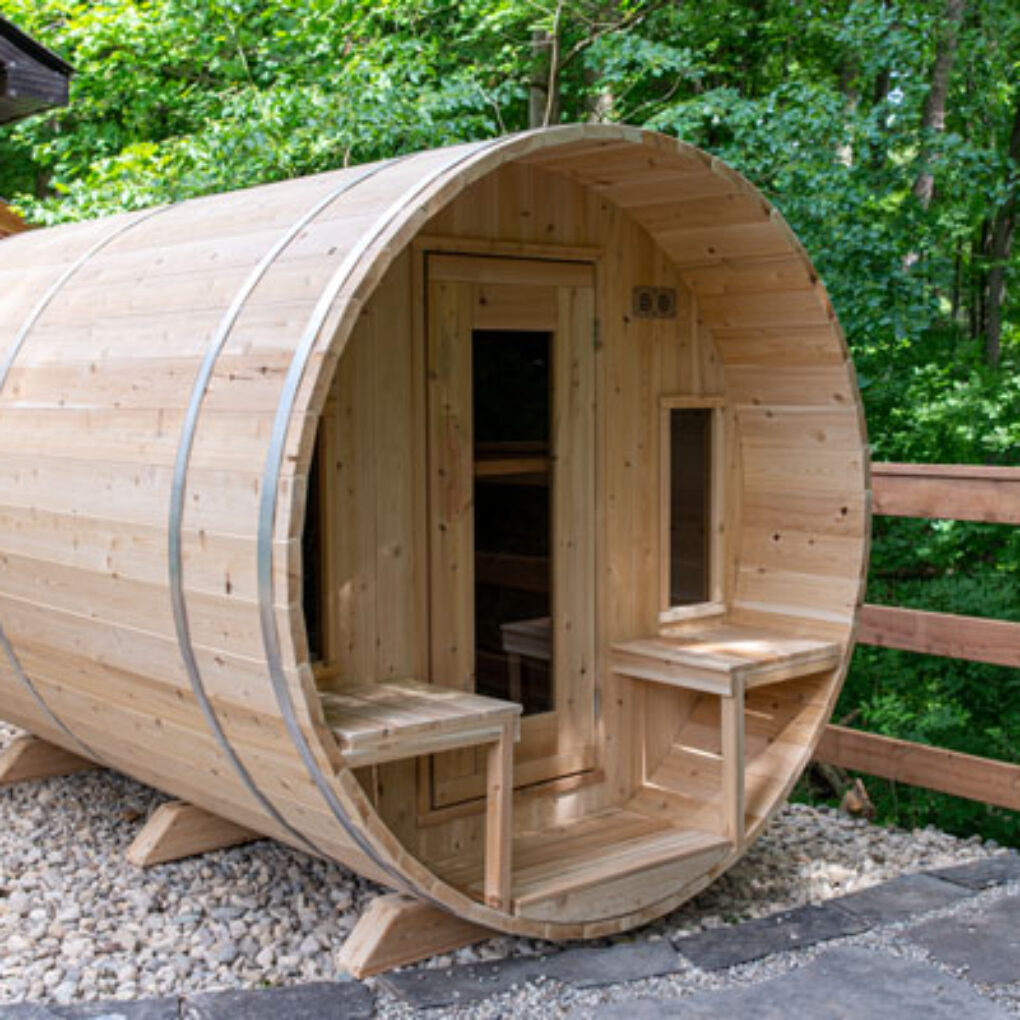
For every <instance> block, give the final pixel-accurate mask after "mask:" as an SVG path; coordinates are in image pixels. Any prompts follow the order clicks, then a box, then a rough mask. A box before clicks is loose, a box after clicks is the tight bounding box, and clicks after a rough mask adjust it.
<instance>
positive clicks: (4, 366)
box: [0, 205, 173, 764]
mask: <svg viewBox="0 0 1020 1020" xmlns="http://www.w3.org/2000/svg"><path fill="white" fill-rule="evenodd" d="M170 208H173V207H172V206H167V205H163V206H158V207H157V208H155V209H149V210H148V211H147V212H144V213H142V214H141V215H140V216H136V217H135V218H134V219H131V220H128V221H127V222H126V223H121V224H120V225H119V226H118V227H117V229H116V230H113V231H111V233H109V234H107V235H106V236H105V237H102V238H100V239H99V240H98V241H96V243H95V244H93V245H92V246H91V247H90V248H87V249H86V250H85V252H84V253H83V254H82V255H80V256H79V257H78V258H77V259H76V260H75V261H74V262H72V263H71V265H69V266H68V267H67V268H66V269H65V270H64V271H63V272H62V273H61V274H60V276H58V277H57V279H56V280H55V281H54V282H53V283H52V284H51V285H50V287H49V288H48V289H47V290H46V292H45V293H44V294H43V296H42V297H41V298H40V299H39V300H38V301H37V302H36V305H35V307H34V308H33V309H32V311H31V312H29V315H28V318H27V319H26V320H25V322H24V323H23V324H22V326H21V328H20V329H19V330H18V332H17V334H16V335H15V337H14V342H13V344H12V345H11V348H10V350H9V351H8V352H7V355H6V357H5V358H4V360H3V362H0V396H2V395H3V389H4V386H6V384H7V379H8V377H9V376H10V374H11V369H12V368H13V367H14V363H15V361H16V360H17V358H18V355H19V354H20V353H21V349H22V348H23V347H24V346H25V341H26V340H27V339H28V336H29V334H30V333H31V332H32V329H33V328H34V326H35V324H36V323H37V322H38V321H39V319H40V318H41V317H42V315H43V313H44V312H45V311H46V309H47V308H49V306H50V305H51V304H52V302H53V299H54V298H55V297H56V296H57V295H58V294H59V293H60V291H61V290H62V289H63V288H64V286H65V284H67V282H68V281H69V280H70V279H71V278H72V277H73V276H75V275H76V274H77V273H78V272H79V271H80V270H81V269H83V268H84V267H85V266H86V265H88V263H89V262H90V261H91V260H92V258H93V257H94V256H95V255H97V254H98V253H99V252H101V251H102V250H103V249H104V248H106V247H107V246H108V245H110V244H112V243H113V242H114V241H116V240H117V238H119V237H122V236H123V235H124V234H126V233H127V232H128V231H129V230H131V229H132V228H133V227H136V226H138V225H139V224H140V223H144V222H145V221H146V220H148V219H151V218H152V217H153V216H157V215H159V214H160V213H162V212H165V211H166V210H167V209H170ZM0 645H2V646H3V649H4V652H5V654H6V655H7V658H8V659H9V660H10V663H11V668H12V669H13V670H14V675H15V676H16V677H17V678H18V680H19V681H20V683H21V685H22V686H23V687H24V688H25V690H26V691H28V693H29V694H30V695H31V696H32V698H33V700H34V701H35V702H36V704H37V705H38V706H39V707H40V708H41V709H42V711H43V713H44V714H45V715H46V717H47V718H48V719H49V720H50V722H51V723H53V725H54V726H56V728H57V729H59V730H60V731H61V732H62V733H64V734H65V735H66V736H67V737H68V739H70V740H71V741H73V742H74V744H75V745H76V746H77V747H78V748H80V749H81V750H82V751H83V752H84V753H85V755H86V756H87V757H89V758H92V759H94V760H95V761H97V762H99V763H100V764H103V759H102V757H101V756H100V755H98V754H97V753H96V752H95V751H93V750H92V748H91V747H89V745H88V744H86V743H85V741H84V740H82V739H81V737H79V736H77V735H76V734H75V733H73V732H72V731H71V729H70V728H69V727H68V726H67V724H66V723H65V722H64V721H63V720H62V719H61V718H60V717H59V716H58V715H57V714H56V713H55V712H54V711H53V709H52V708H50V706H49V705H48V704H46V701H45V699H44V698H43V696H42V695H41V694H40V693H39V690H38V688H37V687H36V686H35V684H34V683H32V681H31V680H30V679H29V676H28V674H27V673H26V672H25V670H24V669H23V667H22V665H21V660H20V659H19V658H18V655H17V652H15V650H14V646H13V645H12V644H11V642H10V639H9V638H8V637H7V633H6V631H5V630H4V627H3V623H2V622H0Z"/></svg>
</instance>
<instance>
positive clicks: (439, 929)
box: [340, 893, 498, 978]
mask: <svg viewBox="0 0 1020 1020" xmlns="http://www.w3.org/2000/svg"><path fill="white" fill-rule="evenodd" d="M497 934H498V932H494V931H492V930H491V929H489V928H483V927H481V926H480V925H477V924H472V923H471V922H470V921H465V920H463V919H462V918H459V917H455V916H454V915H453V914H447V913H446V912H445V911H443V910H439V909H438V908H437V907H433V906H431V905H430V904H428V903H423V902H422V901H421V900H416V899H414V897H412V896H405V895H403V894H402V893H388V894H386V895H385V896H378V897H376V898H375V899H374V900H372V902H371V903H370V904H369V905H368V909H367V910H366V911H365V912H364V913H363V914H362V915H361V918H360V920H359V921H358V923H357V925H356V926H355V928H354V931H352V932H351V934H350V935H348V936H347V941H346V942H345V943H344V947H343V949H342V950H341V951H340V965H341V966H342V967H343V968H344V969H345V970H347V971H348V973H350V974H351V975H352V976H353V977H356V978H365V977H371V976H372V975H373V974H380V973H382V972H383V971H386V970H392V969H393V968H394V967H401V966H403V965H404V964H407V963H417V962H418V961H419V960H427V959H428V958H429V957H430V956H435V955H437V954H438V953H448V952H450V951H451V950H454V949H461V948H462V947H464V946H470V945H471V944H472V943H474V942H482V941H484V940H485V939H488V938H492V937H493V936H495V935H497Z"/></svg>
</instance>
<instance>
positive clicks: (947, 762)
mask: <svg viewBox="0 0 1020 1020" xmlns="http://www.w3.org/2000/svg"><path fill="white" fill-rule="evenodd" d="M815 757H816V758H817V759H818V760H819V761H824V762H828V763H829V764H830V765H839V766H840V767H842V768H845V769H854V770H856V771H859V772H865V773H867V774H868V775H870V776H880V777H881V778H883V779H892V780H894V781H895V782H898V783H907V784H908V785H910V786H921V787H923V788H924V789H926V790H935V791H937V792H939V793H948V794H949V795H950V796H952V797H966V798H968V799H970V800H976V801H980V802H981V803H983V804H991V805H994V806H996V807H1002V808H1007V809H1008V810H1010V811H1020V765H1015V764H1012V763H1009V762H1002V761H993V760H992V759H990V758H979V757H976V756H974V755H970V754H962V753H960V752H959V751H949V750H946V749H945V748H942V747H930V746H929V745H927V744H917V743H912V742H911V741H908V740H895V739H894V738H892V737H883V736H879V735H878V734H875V733H863V732H861V731H860V730H851V729H847V728H846V727H845V726H827V727H826V728H825V731H824V733H823V735H822V740H821V742H820V743H819V745H818V750H817V751H816V752H815Z"/></svg>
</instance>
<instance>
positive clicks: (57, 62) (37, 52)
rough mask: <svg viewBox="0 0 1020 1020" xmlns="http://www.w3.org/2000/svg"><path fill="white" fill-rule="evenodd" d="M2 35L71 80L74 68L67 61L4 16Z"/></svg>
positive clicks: (0, 22)
mask: <svg viewBox="0 0 1020 1020" xmlns="http://www.w3.org/2000/svg"><path fill="white" fill-rule="evenodd" d="M0 35H2V36H4V37H6V38H7V39H9V40H10V42H11V43H13V44H14V45H15V46H17V47H18V48H19V49H20V50H22V51H23V52H25V53H27V54H28V55H29V56H30V57H32V58H33V59H34V60H38V61H39V63H40V64H43V65H44V66H46V67H48V68H50V70H53V71H56V72H57V73H59V74H62V75H64V76H65V77H66V78H70V77H71V75H73V74H74V68H73V67H72V66H71V65H70V64H69V63H68V62H67V61H66V60H64V59H63V58H62V57H58V56H57V55H56V53H54V52H53V50H50V49H47V48H46V47H45V46H43V44H42V43H41V42H38V41H37V40H35V39H33V38H32V37H31V36H30V35H27V34H26V33H25V32H22V31H21V29H20V28H18V26H17V25H15V24H14V23H13V22H10V21H8V20H7V19H6V18H5V17H3V16H0Z"/></svg>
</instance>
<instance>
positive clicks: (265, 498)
mask: <svg viewBox="0 0 1020 1020" xmlns="http://www.w3.org/2000/svg"><path fill="white" fill-rule="evenodd" d="M505 143H506V139H505V138H497V139H494V140H492V141H490V142H488V143H485V144H483V145H481V146H479V147H477V148H474V149H472V150H471V151H470V152H468V153H465V154H464V155H462V156H460V157H459V158H458V159H456V160H454V161H453V162H452V163H447V164H445V165H444V166H442V167H441V168H439V169H437V170H435V171H433V172H432V173H431V174H429V175H428V176H427V177H425V178H424V179H422V180H420V181H418V182H416V183H415V184H414V185H413V186H412V187H411V188H410V189H408V190H407V191H406V192H405V193H404V194H403V195H401V197H400V198H399V199H398V200H397V201H396V202H395V203H393V205H391V206H390V208H389V209H387V210H386V212H385V213H383V215H382V216H381V217H380V218H379V219H378V220H377V221H376V223H375V226H374V228H373V230H372V231H371V232H370V233H369V234H367V235H365V236H364V237H363V238H362V239H361V241H359V242H358V244H357V245H355V247H354V248H353V249H352V250H351V251H350V252H349V253H348V254H347V256H346V257H345V259H344V261H343V263H342V264H341V265H340V266H339V268H338V269H337V271H336V273H335V274H334V275H333V278H332V279H331V280H330V281H329V284H328V285H327V286H326V289H325V290H324V291H323V292H322V295H321V296H320V297H319V300H318V302H317V304H316V306H315V309H314V310H313V312H312V314H311V317H310V318H309V320H308V323H307V324H306V326H305V331H304V333H303V335H302V337H301V342H300V344H299V345H298V348H297V350H296V351H295V353H294V359H293V361H292V362H291V364H290V368H289V369H288V371H287V377H286V380H285V382H284V386H283V392H282V394H281V397H280V403H279V405H278V406H277V410H276V417H275V420H274V422H273V433H272V437H271V439H270V444H269V452H268V454H267V456H266V465H265V472H264V473H263V477H262V492H261V495H260V498H259V526H258V577H259V611H260V614H261V618H262V640H263V643H264V644H265V652H266V661H267V663H268V665H269V673H270V678H271V680H272V683H273V689H274V691H275V692H276V699H277V702H278V704H279V706H280V712H281V713H282V715H283V719H284V722H285V724H286V726H287V730H288V732H289V733H290V737H291V740H292V741H293V743H294V746H295V747H296V748H297V749H298V752H299V753H300V755H301V758H302V760H303V761H304V763H305V768H306V769H307V770H308V774H309V776H310V777H311V778H312V780H313V781H314V782H315V785H316V786H317V787H318V788H319V792H320V793H321V794H322V796H323V799H324V800H325V801H326V803H327V804H328V805H329V807H330V809H331V810H332V812H333V815H334V816H335V818H336V820H337V821H338V822H339V823H340V825H341V826H342V827H343V829H344V831H345V832H346V833H347V835H348V837H349V838H350V839H351V840H352V841H353V842H354V843H355V844H356V845H357V846H358V847H360V849H361V850H362V852H364V853H365V854H366V855H368V857H369V858H370V859H371V860H373V861H374V862H375V863H376V865H378V867H379V868H381V869H382V870H383V871H384V872H385V873H386V874H387V875H389V876H390V877H391V878H392V879H393V880H394V882H395V883H396V884H397V885H398V886H402V887H404V888H409V889H411V891H412V892H414V894H415V895H416V896H418V897H419V898H422V899H426V900H429V901H430V902H433V903H435V902H436V901H435V899H434V898H433V897H432V896H431V895H429V894H428V893H427V892H425V891H424V890H421V889H418V888H415V887H414V884H413V883H412V882H411V881H410V880H409V879H408V878H407V877H406V876H405V875H403V874H401V873H400V872H398V871H397V870H396V869H395V868H394V867H393V866H391V865H390V864H389V863H388V862H386V861H385V860H383V859H382V858H381V857H380V855H379V853H378V852H377V851H376V849H375V847H374V846H373V844H372V843H371V842H370V841H369V840H368V838H367V837H366V836H365V835H364V833H363V832H362V831H361V829H360V828H359V827H358V826H356V825H355V824H354V823H353V822H352V821H351V819H350V818H349V817H348V815H347V812H346V811H345V810H344V808H343V805H342V804H341V803H340V801H339V799H338V797H337V795H336V792H335V791H334V790H333V788H332V786H331V785H330V782H329V780H328V779H327V778H326V776H325V775H324V774H323V772H322V769H321V768H320V767H319V764H318V762H317V761H316V760H315V755H314V754H313V753H312V749H311V747H310V746H309V744H308V739H307V738H306V736H305V734H304V731H303V730H302V729H301V724H300V722H299V721H298V718H297V713H296V711H295V708H294V702H293V699H292V697H291V693H290V687H289V685H288V683H287V677H286V675H285V674H284V667H283V655H282V652H281V649H280V634H279V630H278V628H277V622H276V610H275V606H276V582H275V577H274V571H273V538H274V533H275V529H276V511H277V503H278V501H279V491H278V487H279V482H280V473H281V470H282V468H283V455H284V449H285V447H286V444H287V434H288V432H289V429H290V419H291V414H292V413H293V410H294V404H295V402H296V400H297V396H298V391H299V390H300V387H301V383H302V381H303V379H304V375H305V370H306V368H307V366H308V362H309V359H310V358H311V355H312V351H313V350H314V349H315V344H316V341H317V340H318V336H319V333H320V331H321V330H322V327H323V325H324V324H325V322H326V319H327V318H328V316H329V313H330V310H331V309H332V307H333V303H334V301H336V299H337V297H338V296H339V294H340V292H341V291H342V290H343V288H344V286H345V285H346V284H347V283H348V281H349V280H350V278H351V276H352V274H353V272H354V270H355V268H356V267H357V265H358V263H359V262H360V260H361V258H362V257H363V256H364V254H365V253H366V252H367V251H368V249H369V248H370V247H371V246H372V245H373V244H375V243H376V242H377V241H378V240H379V238H380V237H381V236H382V234H383V233H384V232H385V231H386V229H387V228H388V227H389V226H390V225H391V224H392V223H393V222H394V221H395V220H396V219H397V217H398V216H399V215H400V213H401V212H403V211H404V210H405V209H406V208H407V206H408V205H409V204H410V203H411V202H413V201H415V200H416V199H417V198H418V197H419V196H420V195H421V194H422V193H423V192H425V191H427V190H428V189H429V188H430V187H431V186H432V185H433V184H435V183H436V181H438V180H440V179H441V178H442V177H443V176H445V175H447V174H449V173H450V172H451V171H453V170H455V169H456V168H457V167H459V166H460V165H462V164H463V163H467V162H470V161H471V160H474V159H476V158H480V157H481V156H482V155H484V154H485V153H486V152H488V151H489V150H490V149H492V148H494V147H496V146H498V145H501V144H505Z"/></svg>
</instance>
